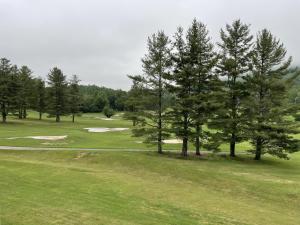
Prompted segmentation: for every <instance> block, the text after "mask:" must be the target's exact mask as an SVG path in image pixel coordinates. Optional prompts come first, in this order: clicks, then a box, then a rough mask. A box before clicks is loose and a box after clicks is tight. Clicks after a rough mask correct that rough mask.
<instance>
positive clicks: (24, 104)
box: [17, 66, 34, 119]
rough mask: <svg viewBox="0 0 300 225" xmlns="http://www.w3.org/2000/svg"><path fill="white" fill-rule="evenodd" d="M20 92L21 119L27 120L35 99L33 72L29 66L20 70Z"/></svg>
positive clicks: (19, 108) (19, 109) (19, 107)
mask: <svg viewBox="0 0 300 225" xmlns="http://www.w3.org/2000/svg"><path fill="white" fill-rule="evenodd" d="M18 77H19V91H18V93H17V95H18V111H19V119H26V116H27V109H28V108H29V107H30V103H31V102H32V99H33V93H34V92H33V87H34V84H33V79H32V71H31V70H30V69H29V68H28V67H27V66H22V67H21V68H20V70H19V76H18Z"/></svg>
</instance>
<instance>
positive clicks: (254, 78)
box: [246, 29, 299, 160]
mask: <svg viewBox="0 0 300 225" xmlns="http://www.w3.org/2000/svg"><path fill="white" fill-rule="evenodd" d="M285 56H286V49H285V48H284V46H283V44H281V43H280V41H279V40H278V39H276V38H275V37H274V36H273V35H272V34H271V33H270V32H269V31H268V30H266V29H264V30H262V31H261V32H260V33H259V34H258V36H257V40H256V43H255V46H254V51H253V57H252V63H253V69H252V74H251V75H249V76H247V78H246V81H247V82H246V84H247V90H248V91H249V97H248V99H247V101H246V102H247V105H248V107H247V111H248V114H247V115H248V132H247V133H248V134H249V137H250V139H251V143H252V144H253V145H254V146H255V159H256V160H259V159H260V158H261V155H262V154H265V153H269V154H271V155H276V156H278V157H283V158H286V157H287V155H288V153H290V152H293V151H296V150H298V147H299V146H298V145H297V141H296V140H294V139H293V138H292V136H291V134H292V133H293V132H295V127H294V126H295V124H294V122H292V121H290V120H288V119H286V117H285V116H286V115H290V114H291V113H292V107H289V104H288V101H287V91H288V90H287V87H288V84H289V82H290V79H291V78H290V79H289V78H287V77H288V76H290V74H289V70H288V67H289V65H290V63H291V58H289V59H287V60H285ZM296 75H297V74H296ZM293 77H295V76H293Z"/></svg>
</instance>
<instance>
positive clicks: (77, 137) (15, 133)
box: [0, 112, 250, 150]
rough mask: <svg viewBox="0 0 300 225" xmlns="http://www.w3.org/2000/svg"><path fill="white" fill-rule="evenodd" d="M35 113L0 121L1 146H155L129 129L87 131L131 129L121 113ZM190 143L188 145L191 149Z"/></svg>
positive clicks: (244, 147) (169, 146) (243, 147)
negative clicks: (73, 119) (58, 117)
mask: <svg viewBox="0 0 300 225" xmlns="http://www.w3.org/2000/svg"><path fill="white" fill-rule="evenodd" d="M37 118H38V115H37V114H36V113H34V112H30V114H29V117H28V119H26V120H19V119H16V118H12V117H10V118H9V119H8V120H9V122H8V123H7V124H1V123H0V145H5V146H31V147H75V148H110V149H112V148H117V149H120V148H131V149H155V146H153V145H151V146H149V145H145V144H142V143H138V142H140V141H142V139H140V138H133V137H132V136H131V131H130V130H128V131H122V132H107V133H89V132H87V131H86V130H84V128H87V127H126V128H132V126H131V122H130V121H124V120H123V119H122V118H121V117H120V116H116V117H114V119H115V120H113V121H105V120H102V119H100V118H104V117H103V116H102V115H101V114H84V115H83V116H82V117H78V118H76V122H75V123H74V124H73V123H72V122H71V118H70V117H63V118H62V122H61V123H56V122H54V119H53V118H45V119H43V120H42V121H40V120H38V119H37ZM49 135H53V136H60V135H68V138H67V139H65V140H61V141H44V140H33V139H14V140H9V139H7V138H11V137H26V136H49ZM164 148H165V149H180V148H181V146H180V145H179V144H166V145H164ZM237 148H238V150H247V149H249V148H250V147H249V145H248V144H247V143H241V144H238V146H237ZM192 149H193V146H192V145H191V150H192ZM227 149H228V145H226V144H224V145H222V150H227Z"/></svg>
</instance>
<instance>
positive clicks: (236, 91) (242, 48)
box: [214, 20, 253, 157]
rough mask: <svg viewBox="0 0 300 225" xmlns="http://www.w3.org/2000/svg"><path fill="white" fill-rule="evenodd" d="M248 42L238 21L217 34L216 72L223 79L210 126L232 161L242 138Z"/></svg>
mask: <svg viewBox="0 0 300 225" xmlns="http://www.w3.org/2000/svg"><path fill="white" fill-rule="evenodd" d="M252 39H253V36H252V35H250V30H249V26H248V25H246V24H243V23H242V22H241V21H240V20H236V21H234V22H233V23H232V25H227V26H226V30H225V31H224V30H223V29H222V30H221V43H220V44H219V46H220V48H221V50H222V52H221V55H220V58H221V60H220V63H219V64H218V72H219V73H220V75H221V76H222V77H223V78H222V80H223V84H224V87H223V95H222V96H223V97H222V99H220V101H222V102H224V104H223V106H222V107H221V108H220V110H219V112H218V116H217V117H216V118H215V120H214V122H215V124H216V125H217V126H218V128H219V129H220V130H221V131H222V136H223V140H225V141H229V142H230V156H232V157H234V156H235V145H236V142H238V141H241V140H242V138H243V130H244V129H243V124H244V122H245V116H244V115H243V114H242V111H243V104H242V101H243V96H244V95H245V93H244V89H245V88H244V86H243V77H244V76H245V75H246V74H247V73H248V72H249V70H250V62H251V61H250V60H251V46H252Z"/></svg>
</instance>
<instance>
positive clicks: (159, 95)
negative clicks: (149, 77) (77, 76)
mask: <svg viewBox="0 0 300 225" xmlns="http://www.w3.org/2000/svg"><path fill="white" fill-rule="evenodd" d="M161 79H162V78H161V75H160V76H159V90H158V137H157V152H158V153H159V154H162V118H161V117H162V81H161Z"/></svg>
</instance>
